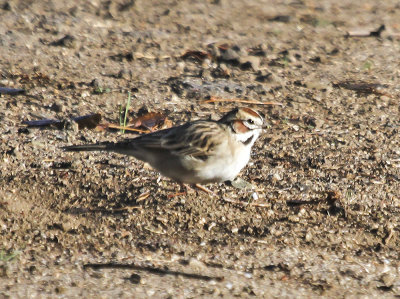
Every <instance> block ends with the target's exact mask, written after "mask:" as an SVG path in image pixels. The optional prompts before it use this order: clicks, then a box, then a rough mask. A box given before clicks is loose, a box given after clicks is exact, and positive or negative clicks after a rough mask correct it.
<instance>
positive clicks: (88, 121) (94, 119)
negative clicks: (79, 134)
mask: <svg viewBox="0 0 400 299" xmlns="http://www.w3.org/2000/svg"><path fill="white" fill-rule="evenodd" d="M72 120H74V121H75V122H77V123H78V128H79V130H82V129H84V128H87V129H94V128H96V127H97V125H98V124H99V123H100V121H101V114H100V113H95V114H88V115H84V116H78V117H74V118H72Z"/></svg>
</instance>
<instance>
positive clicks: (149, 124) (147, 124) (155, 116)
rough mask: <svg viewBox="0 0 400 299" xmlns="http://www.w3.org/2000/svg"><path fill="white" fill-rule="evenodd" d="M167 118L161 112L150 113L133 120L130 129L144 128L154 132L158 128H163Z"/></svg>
mask: <svg viewBox="0 0 400 299" xmlns="http://www.w3.org/2000/svg"><path fill="white" fill-rule="evenodd" d="M166 118H167V117H166V116H165V115H164V114H162V113H160V112H148V113H146V114H143V115H141V116H138V117H136V118H134V119H132V120H131V121H130V122H129V123H130V124H131V125H130V127H133V128H139V127H144V128H146V129H148V130H150V131H154V130H155V129H156V128H159V127H162V126H163V124H164V122H165V120H166Z"/></svg>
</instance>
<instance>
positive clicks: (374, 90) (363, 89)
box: [333, 81, 391, 97]
mask: <svg viewBox="0 0 400 299" xmlns="http://www.w3.org/2000/svg"><path fill="white" fill-rule="evenodd" d="M333 86H334V87H341V88H345V89H348V90H354V91H356V92H357V93H359V94H376V95H386V96H389V97H391V96H390V95H389V94H387V93H385V92H383V91H382V89H383V88H387V87H388V86H387V85H386V84H380V83H368V82H362V81H358V82H357V81H340V82H336V83H333Z"/></svg>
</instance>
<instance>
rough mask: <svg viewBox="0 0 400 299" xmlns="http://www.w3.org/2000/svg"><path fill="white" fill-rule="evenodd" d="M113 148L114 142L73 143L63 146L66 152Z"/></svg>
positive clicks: (108, 149)
mask: <svg viewBox="0 0 400 299" xmlns="http://www.w3.org/2000/svg"><path fill="white" fill-rule="evenodd" d="M113 148H114V143H112V142H105V143H98V144H83V145H71V146H64V147H62V149H63V150H64V151H66V152H88V151H110V150H112V149H113Z"/></svg>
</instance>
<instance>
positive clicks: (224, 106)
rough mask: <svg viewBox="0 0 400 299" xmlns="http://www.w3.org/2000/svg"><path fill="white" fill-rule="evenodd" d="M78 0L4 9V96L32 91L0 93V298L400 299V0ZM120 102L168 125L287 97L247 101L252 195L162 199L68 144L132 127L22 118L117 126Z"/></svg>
mask: <svg viewBox="0 0 400 299" xmlns="http://www.w3.org/2000/svg"><path fill="white" fill-rule="evenodd" d="M81 2H82V1H76V0H73V1H59V0H54V1H12V0H8V1H7V0H6V1H0V19H1V22H0V53H1V54H0V86H2V87H10V88H22V89H25V90H26V93H25V94H20V95H10V94H3V95H0V140H1V142H0V158H1V160H0V161H1V163H0V169H1V170H0V172H1V174H0V298H27V297H48V298H56V297H63V298H72V297H86V298H94V297H96V298H111V297H115V298H117V297H120V298H132V297H134V298H146V297H153V298H199V297H225V298H230V297H234V296H237V297H257V298H261V297H266V298H271V297H277V298H294V297H296V298H312V297H320V296H324V297H346V298H360V297H368V298H373V297H377V298H378V297H379V298H382V297H395V296H399V295H400V278H399V272H400V263H399V250H398V248H399V245H400V239H399V228H400V227H399V212H400V210H399V205H400V192H399V188H400V183H399V181H400V147H399V144H400V137H399V101H398V98H399V93H400V90H399V87H398V82H399V77H400V71H399V61H400V35H399V32H400V28H399V27H400V23H399V20H400V10H399V9H400V7H399V4H398V1H394V0H393V1H392V0H388V1H362V3H361V2H356V1H350V0H349V1H346V0H339V1H328V0H322V1H296V0H294V1H285V0H277V1H272V0H265V1H261V0H260V1H252V0H250V1H226V0H220V1H218V0H215V1H144V0H136V1H128V0H119V1H100V0H92V1H83V2H82V3H83V4H81ZM381 25H385V27H386V28H385V30H384V31H382V32H379V33H374V31H376V30H377V28H379V27H380V26H381ZM354 28H358V29H357V30H358V33H359V30H363V31H365V30H367V35H368V32H372V36H366V37H356V36H346V35H347V34H348V33H349V32H350V35H354V34H355V33H354V32H355V31H354ZM356 33H357V32H356ZM358 33H357V34H358ZM361 33H362V32H361ZM362 34H364V33H362ZM187 51H201V53H202V54H204V55H203V56H201V55H196V56H195V55H187V56H185V57H182V55H183V54H184V53H187ZM343 82H347V83H346V84H345V83H343ZM348 82H351V83H352V84H348ZM354 82H355V83H356V84H354ZM365 83H369V84H375V85H365ZM363 84H364V85H363ZM128 91H132V94H133V99H132V108H133V111H135V112H138V111H139V110H140V109H143V108H144V109H147V110H149V111H155V112H163V113H165V114H167V115H168V118H169V119H170V120H171V121H172V123H174V124H178V123H182V122H184V121H188V120H194V119H198V118H209V117H211V118H214V119H216V118H218V117H219V116H220V115H222V114H223V113H224V112H226V111H227V110H229V109H231V108H233V107H235V106H237V105H242V106H243V105H245V104H238V103H235V102H225V103H204V100H205V99H209V98H210V97H220V98H223V99H248V100H250V99H251V100H258V101H262V102H279V103H281V104H282V106H279V105H250V106H251V107H255V108H257V109H259V110H260V111H262V112H263V113H265V115H266V118H267V121H268V122H269V123H270V125H271V127H270V128H269V129H268V130H267V131H266V133H265V134H264V135H263V136H262V137H261V138H260V139H259V140H258V142H257V143H256V145H255V147H254V151H253V154H252V159H251V163H250V164H249V165H248V166H247V167H246V168H245V169H244V170H243V171H242V173H241V175H240V177H241V178H242V179H244V180H246V181H247V182H249V183H250V184H251V186H252V188H244V189H236V188H235V187H233V186H229V185H226V184H221V185H218V184H210V185H209V186H208V187H209V188H210V189H212V190H213V191H214V192H215V193H216V196H209V195H207V194H205V193H203V192H201V191H196V192H194V193H189V194H187V195H185V196H176V197H174V198H168V195H169V194H172V193H174V192H177V191H178V190H179V186H178V185H177V184H176V183H174V182H172V181H171V180H168V179H165V178H162V177H160V175H159V174H158V173H157V172H155V171H153V170H151V169H149V168H148V167H144V166H143V163H142V162H140V161H137V160H134V159H133V158H128V157H124V156H119V155H116V154H106V153H81V154H80V153H65V152H63V151H62V150H60V147H62V146H65V145H71V144H81V143H89V142H95V141H104V140H121V139H123V138H125V137H133V136H135V135H133V134H125V136H123V135H121V134H120V133H119V132H118V131H111V130H106V131H96V130H89V129H83V130H79V129H77V126H76V124H74V123H73V122H71V121H67V122H66V124H65V125H64V126H62V128H52V127H44V128H26V127H23V126H22V122H23V121H26V120H40V119H49V118H51V119H63V120H69V119H70V118H71V117H76V116H80V115H85V114H89V113H100V114H101V115H102V122H109V123H115V124H117V123H118V110H119V108H118V107H119V105H120V104H124V103H125V102H126V99H127V92H128ZM146 194H148V195H149V196H147V197H146V196H144V195H146Z"/></svg>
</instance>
